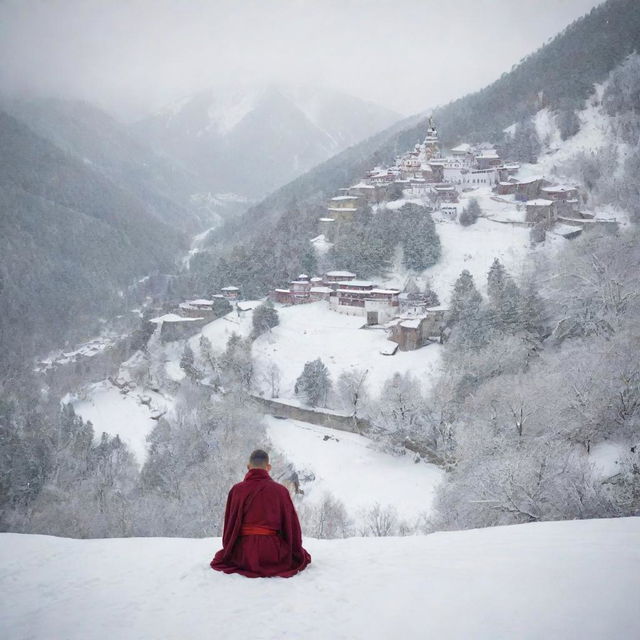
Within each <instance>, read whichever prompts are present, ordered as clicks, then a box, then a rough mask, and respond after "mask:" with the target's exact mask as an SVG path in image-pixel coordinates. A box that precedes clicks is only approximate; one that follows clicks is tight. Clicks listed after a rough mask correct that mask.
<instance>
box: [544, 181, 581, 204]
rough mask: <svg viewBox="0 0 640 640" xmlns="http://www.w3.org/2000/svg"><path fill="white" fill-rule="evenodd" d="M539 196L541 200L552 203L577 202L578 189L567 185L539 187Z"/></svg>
mask: <svg viewBox="0 0 640 640" xmlns="http://www.w3.org/2000/svg"><path fill="white" fill-rule="evenodd" d="M540 194H541V196H542V197H543V198H547V199H549V200H553V201H561V200H562V201H564V202H568V201H573V202H577V201H578V189H577V188H576V187H570V186H567V185H562V184H556V185H548V186H546V187H541V189H540Z"/></svg>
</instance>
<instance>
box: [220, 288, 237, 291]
mask: <svg viewBox="0 0 640 640" xmlns="http://www.w3.org/2000/svg"><path fill="white" fill-rule="evenodd" d="M220 291H240V289H238V287H222V289H220Z"/></svg>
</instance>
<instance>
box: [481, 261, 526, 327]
mask: <svg viewBox="0 0 640 640" xmlns="http://www.w3.org/2000/svg"><path fill="white" fill-rule="evenodd" d="M487 294H488V296H489V305H488V306H489V308H488V318H489V322H490V324H491V326H492V327H493V328H494V329H497V330H498V331H517V329H518V327H519V321H520V291H519V289H518V286H517V285H516V283H515V281H514V280H513V278H512V277H511V276H510V275H509V273H508V272H507V270H506V269H505V268H504V266H503V265H502V263H501V262H500V260H498V258H496V259H495V260H494V261H493V264H492V265H491V268H490V269H489V274H488V275H487Z"/></svg>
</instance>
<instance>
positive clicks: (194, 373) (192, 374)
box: [180, 342, 202, 380]
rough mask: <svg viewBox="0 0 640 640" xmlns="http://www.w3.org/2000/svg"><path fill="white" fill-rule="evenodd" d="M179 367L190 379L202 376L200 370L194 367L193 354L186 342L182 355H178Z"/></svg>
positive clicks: (197, 378) (198, 378)
mask: <svg viewBox="0 0 640 640" xmlns="http://www.w3.org/2000/svg"><path fill="white" fill-rule="evenodd" d="M180 368H181V369H182V370H183V371H184V372H185V374H186V375H187V376H188V377H189V378H191V379H192V380H200V379H201V378H202V371H200V370H199V369H198V368H197V367H196V359H195V355H194V353H193V349H192V348H191V345H190V344H189V343H188V342H187V343H185V345H184V350H183V351H182V356H180Z"/></svg>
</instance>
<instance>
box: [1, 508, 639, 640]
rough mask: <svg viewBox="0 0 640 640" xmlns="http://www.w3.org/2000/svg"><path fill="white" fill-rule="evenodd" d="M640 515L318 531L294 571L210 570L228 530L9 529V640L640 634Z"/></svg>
mask: <svg viewBox="0 0 640 640" xmlns="http://www.w3.org/2000/svg"><path fill="white" fill-rule="evenodd" d="M639 542H640V518H621V519H617V520H583V521H571V522H546V523H540V524H530V525H519V526H511V527H497V528H490V529H478V530H471V531H464V532H445V533H437V534H433V535H430V536H417V537H408V538H350V539H345V540H313V539H307V540H306V541H305V546H306V547H307V548H308V549H309V551H310V553H311V555H312V557H313V562H312V564H311V565H310V567H309V568H308V569H307V570H306V571H304V572H303V573H301V574H300V575H298V576H296V577H294V578H292V579H289V580H285V579H281V578H273V579H263V580H251V579H248V578H243V577H241V576H227V575H224V574H221V573H216V572H214V571H212V570H211V569H210V568H209V566H208V562H209V560H210V559H211V557H212V555H213V553H214V552H215V551H216V550H217V549H218V547H219V545H220V539H219V538H208V539H191V540H189V539H171V538H129V539H110V540H71V539H65V538H54V537H49V536H36V535H21V534H2V535H1V538H0V567H1V573H0V587H1V588H2V593H3V598H2V603H1V604H0V629H1V630H2V637H3V638H5V639H6V640H18V639H25V638H31V639H32V640H45V639H46V640H50V639H51V638H56V639H61V638H64V639H65V640H76V639H77V640H86V639H87V638H91V639H92V640H102V639H105V640H113V639H114V638H118V639H119V640H129V639H134V638H136V639H143V638H144V639H148V638H153V639H154V640H158V639H175V640H183V639H186V638H188V639H189V640H198V639H200V638H202V639H207V640H209V639H211V638H216V640H227V639H228V640H235V639H238V638H252V639H253V640H267V639H269V640H273V639H276V638H277V639H280V638H296V639H300V638H304V640H328V639H331V640H341V639H344V640H360V639H363V640H364V639H366V640H377V639H381V640H387V639H389V638H446V639H448V640H451V639H453V640H455V639H458V638H460V639H463V638H464V639H468V638H474V639H477V638H487V639H491V640H495V639H496V638H518V639H522V640H524V639H529V638H530V639H532V640H533V639H536V640H538V639H540V638H545V639H550V638H557V639H562V640H572V639H576V640H578V639H579V640H585V639H589V640H591V639H603V640H604V639H607V640H609V639H611V638H634V637H636V638H637V637H640V616H638V612H637V604H638V601H637V594H638V592H639V589H640V544H639Z"/></svg>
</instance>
